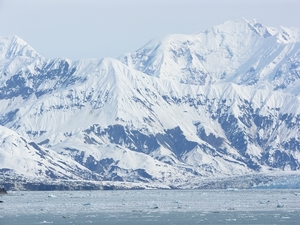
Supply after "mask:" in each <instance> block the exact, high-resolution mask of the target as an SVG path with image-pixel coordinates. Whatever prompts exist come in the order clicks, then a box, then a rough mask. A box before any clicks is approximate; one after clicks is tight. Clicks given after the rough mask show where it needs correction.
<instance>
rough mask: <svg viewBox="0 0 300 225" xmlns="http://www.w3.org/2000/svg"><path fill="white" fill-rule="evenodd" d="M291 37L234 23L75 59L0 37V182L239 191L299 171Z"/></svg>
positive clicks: (295, 37)
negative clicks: (40, 51)
mask: <svg viewBox="0 0 300 225" xmlns="http://www.w3.org/2000/svg"><path fill="white" fill-rule="evenodd" d="M299 34H300V31H299V29H295V28H284V27H281V28H271V27H266V26H264V25H262V24H260V23H259V22H258V21H255V20H253V21H247V20H245V19H241V20H238V21H228V22H225V23H223V24H221V25H218V26H216V27H213V28H211V29H209V30H207V31H205V32H198V33H195V34H193V35H168V36H165V37H163V38H156V39H153V40H151V41H150V42H149V43H147V44H146V45H145V46H143V47H142V48H140V49H138V50H137V51H135V52H133V53H129V54H125V55H123V56H120V57H119V58H118V59H111V58H104V59H101V60H95V59H85V60H79V61H71V60H68V59H64V58H57V59H46V58H44V57H42V56H40V55H39V54H38V53H36V52H35V50H34V49H33V48H32V47H30V46H29V45H28V44H27V43H26V42H24V41H23V40H21V39H20V38H18V37H16V36H9V37H1V38H0V57H1V61H0V62H1V63H0V125H1V127H0V136H1V139H0V141H1V143H0V173H1V176H2V177H3V180H4V181H3V183H6V184H9V183H18V182H19V183H23V184H24V183H26V182H27V183H28V182H36V183H43V182H45V180H48V181H49V180H51V181H52V180H56V181H57V180H64V181H74V180H77V181H78V180H80V181H89V182H90V181H101V182H115V183H117V182H123V184H125V183H126V182H129V184H130V183H131V184H133V183H135V184H143V185H145V184H147V185H148V187H150V186H151V187H164V188H170V187H172V188H191V187H201V186H206V187H208V186H210V187H212V186H214V185H215V186H216V187H228V186H230V185H231V186H234V185H237V184H233V183H232V182H228V181H229V180H227V181H226V182H225V181H224V179H225V180H226V179H227V178H232V177H233V176H234V177H245V176H246V177H247V176H250V177H251V176H254V177H255V182H254V181H253V180H252V181H249V179H248V178H247V179H246V180H247V181H245V182H241V180H243V179H242V178H239V179H238V180H239V182H238V183H239V184H240V185H241V186H243V187H250V186H253V185H256V184H258V183H260V182H266V179H265V178H261V179H259V178H258V177H259V175H260V174H265V173H269V172H272V173H277V172H284V174H288V171H299V169H300V137H299V135H300V97H299V93H300V37H299ZM205 179H206V180H207V179H219V180H221V181H222V182H217V183H216V182H215V183H212V182H209V185H208V184H207V183H206V184H205V185H204V184H203V182H204V180H205ZM250 180H251V179H250ZM223 181H224V182H223ZM93 185H94V184H93ZM126 185H127V183H126ZM129 186H130V185H129ZM23 187H24V186H23ZM143 187H145V186H143Z"/></svg>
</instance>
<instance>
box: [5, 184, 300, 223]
mask: <svg viewBox="0 0 300 225" xmlns="http://www.w3.org/2000/svg"><path fill="white" fill-rule="evenodd" d="M0 200H1V201H3V202H2V203H0V224H1V225H17V224H18V225H19V224H20V225H21V224H22V225H24V224H30V225H31V224H64V225H65V224H125V225H133V224H166V225H167V224H300V190H296V189H294V190H119V191H53V192H9V194H7V195H0Z"/></svg>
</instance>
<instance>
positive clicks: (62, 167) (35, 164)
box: [0, 126, 96, 182]
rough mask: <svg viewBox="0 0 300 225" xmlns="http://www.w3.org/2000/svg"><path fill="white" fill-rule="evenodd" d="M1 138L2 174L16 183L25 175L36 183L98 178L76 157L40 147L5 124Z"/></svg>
mask: <svg viewBox="0 0 300 225" xmlns="http://www.w3.org/2000/svg"><path fill="white" fill-rule="evenodd" d="M0 140H1V144H0V172H1V177H2V176H3V175H4V176H5V177H8V178H7V179H10V180H12V181H13V182H14V181H16V180H18V179H21V178H23V179H30V180H31V181H36V182H37V181H39V182H43V181H44V182H45V181H46V180H47V179H50V180H51V179H63V180H68V179H71V180H78V179H79V180H82V179H95V178H96V176H93V174H92V172H91V171H89V170H88V169H86V168H85V167H83V166H81V165H80V164H78V163H76V162H75V161H73V160H72V159H70V158H68V157H64V156H62V155H59V154H57V153H55V152H54V151H52V150H50V149H45V148H40V147H39V146H38V145H37V144H35V143H34V142H27V141H26V140H25V139H24V138H22V137H20V136H19V135H18V134H17V133H15V132H14V131H12V130H10V129H8V128H5V127H3V126H0ZM14 179H15V180H14ZM3 182H5V181H3ZM6 182H7V181H6Z"/></svg>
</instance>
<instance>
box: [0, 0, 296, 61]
mask: <svg viewBox="0 0 300 225" xmlns="http://www.w3.org/2000/svg"><path fill="white" fill-rule="evenodd" d="M299 10H300V0H207V1H205V0H0V35H1V36H6V35H17V36H19V37H21V38H22V39H24V40H25V41H26V42H27V43H28V44H29V45H31V46H32V47H33V48H34V49H35V50H36V51H37V52H38V53H40V54H41V55H42V56H45V57H48V58H56V57H66V58H69V59H73V60H77V59H81V58H98V59H101V58H103V57H113V58H116V57H118V56H119V55H121V54H123V53H126V52H133V51H135V50H137V49H138V48H140V47H142V46H143V45H144V44H146V43H147V42H148V41H149V40H150V39H152V38H155V37H160V36H163V35H166V34H174V33H182V34H193V33H195V32H198V31H205V30H207V29H209V28H210V27H212V26H215V25H218V24H221V23H223V22H225V21H227V20H234V19H240V18H242V17H245V18H246V19H248V20H251V19H254V18H255V19H257V20H258V21H259V22H261V23H262V24H264V25H266V26H272V27H279V26H285V27H298V28H300V13H299Z"/></svg>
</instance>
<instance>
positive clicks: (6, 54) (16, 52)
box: [0, 35, 40, 59]
mask: <svg viewBox="0 0 300 225" xmlns="http://www.w3.org/2000/svg"><path fill="white" fill-rule="evenodd" d="M17 56H18V57H19V56H24V57H29V58H36V57H39V56H40V55H39V54H38V53H37V52H36V51H35V50H34V49H33V48H32V47H31V46H29V45H28V44H27V43H26V42H25V41H24V40H23V39H21V38H19V37H18V36H16V35H12V36H6V37H0V57H1V58H4V59H12V58H15V57H17Z"/></svg>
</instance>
